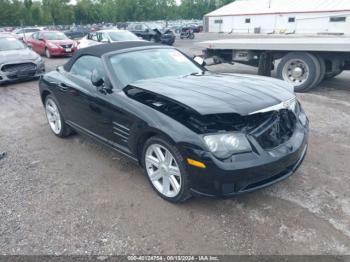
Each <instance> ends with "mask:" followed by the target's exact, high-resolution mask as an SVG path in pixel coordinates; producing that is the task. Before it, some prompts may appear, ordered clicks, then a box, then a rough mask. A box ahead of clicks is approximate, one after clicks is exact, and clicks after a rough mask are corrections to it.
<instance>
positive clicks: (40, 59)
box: [35, 56, 43, 63]
mask: <svg viewBox="0 0 350 262" xmlns="http://www.w3.org/2000/svg"><path fill="white" fill-rule="evenodd" d="M35 62H37V63H41V62H43V59H42V58H41V56H38V58H37V59H35Z"/></svg>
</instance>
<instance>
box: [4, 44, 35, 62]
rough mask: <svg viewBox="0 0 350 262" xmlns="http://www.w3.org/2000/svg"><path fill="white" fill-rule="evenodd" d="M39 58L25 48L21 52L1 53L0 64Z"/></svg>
mask: <svg viewBox="0 0 350 262" xmlns="http://www.w3.org/2000/svg"><path fill="white" fill-rule="evenodd" d="M38 57H39V55H38V54H37V53H35V52H34V51H32V50H30V49H29V48H24V49H20V50H9V51H0V64H3V63H11V62H17V61H25V60H35V59H37V58H38Z"/></svg>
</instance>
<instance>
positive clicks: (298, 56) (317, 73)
mask: <svg viewBox="0 0 350 262" xmlns="http://www.w3.org/2000/svg"><path fill="white" fill-rule="evenodd" d="M293 63H294V65H295V67H294V65H293ZM290 67H294V68H293V70H292V71H291V70H290ZM296 69H297V70H298V71H296ZM294 71H295V72H296V74H297V73H300V74H301V76H300V77H299V76H296V77H295V78H294V76H292V73H291V72H294ZM277 76H278V78H280V79H282V80H284V81H287V82H289V83H290V84H292V85H294V90H295V91H296V92H307V91H309V90H311V89H312V88H314V87H316V85H317V84H318V83H319V81H320V77H321V65H320V61H319V60H318V59H317V57H316V56H314V55H312V54H309V53H305V52H291V53H288V54H287V55H285V56H284V57H283V58H282V60H281V61H280V63H279V65H278V67H277ZM297 81H298V84H296V82H297Z"/></svg>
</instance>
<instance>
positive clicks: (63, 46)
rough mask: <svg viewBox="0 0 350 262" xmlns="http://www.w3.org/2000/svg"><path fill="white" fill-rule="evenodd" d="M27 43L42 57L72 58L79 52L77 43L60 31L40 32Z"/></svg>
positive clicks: (33, 35)
mask: <svg viewBox="0 0 350 262" xmlns="http://www.w3.org/2000/svg"><path fill="white" fill-rule="evenodd" d="M26 43H27V44H28V45H29V46H31V48H32V49H33V50H34V51H35V52H37V53H38V54H40V55H46V57H48V58H50V57H53V56H71V55H72V54H73V53H74V52H75V51H76V50H77V42H76V41H74V40H71V39H69V38H68V37H67V36H66V35H65V34H63V33H62V32H58V31H40V32H36V33H34V34H32V35H31V37H29V38H28V39H27V40H26Z"/></svg>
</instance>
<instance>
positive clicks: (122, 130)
mask: <svg viewBox="0 0 350 262" xmlns="http://www.w3.org/2000/svg"><path fill="white" fill-rule="evenodd" d="M113 133H114V134H115V135H117V136H119V137H120V138H121V139H122V141H124V142H126V143H127V142H128V140H129V136H130V129H129V128H127V127H126V126H123V125H121V124H118V123H116V122H113Z"/></svg>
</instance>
